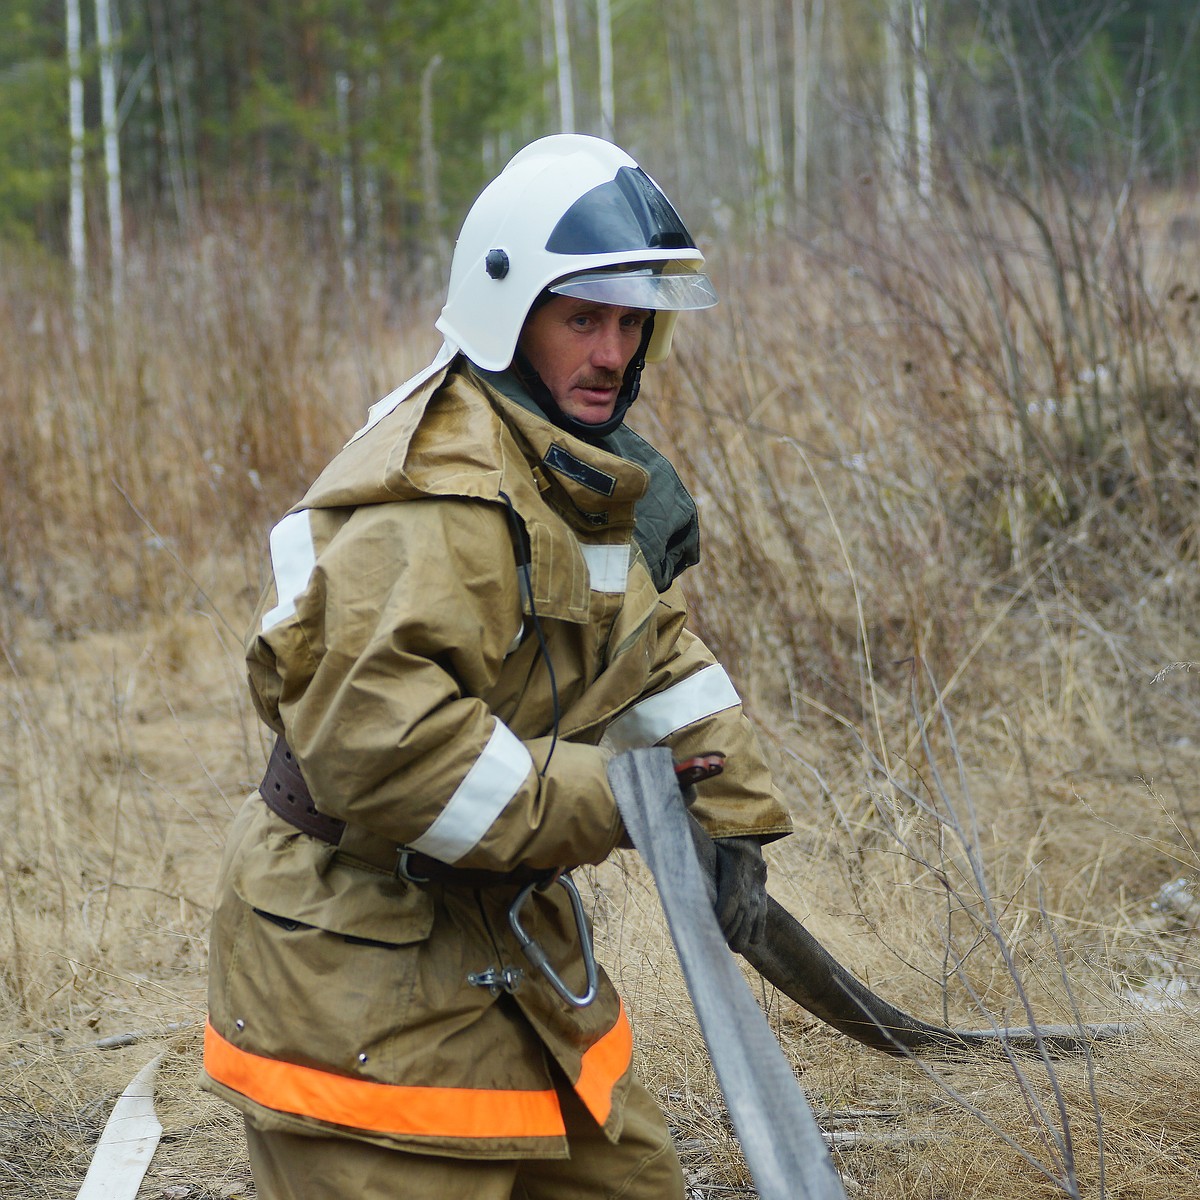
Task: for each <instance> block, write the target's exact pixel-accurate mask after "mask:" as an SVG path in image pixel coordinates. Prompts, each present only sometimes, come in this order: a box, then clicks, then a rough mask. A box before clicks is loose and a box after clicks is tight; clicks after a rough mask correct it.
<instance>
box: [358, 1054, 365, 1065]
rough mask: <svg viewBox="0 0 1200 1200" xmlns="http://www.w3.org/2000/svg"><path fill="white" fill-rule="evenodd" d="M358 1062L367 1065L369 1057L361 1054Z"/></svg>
mask: <svg viewBox="0 0 1200 1200" xmlns="http://www.w3.org/2000/svg"><path fill="white" fill-rule="evenodd" d="M358 1061H359V1062H360V1063H365V1062H366V1061H367V1056H366V1055H365V1054H360V1055H359V1056H358Z"/></svg>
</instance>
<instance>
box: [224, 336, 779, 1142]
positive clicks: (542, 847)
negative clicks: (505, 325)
mask: <svg viewBox="0 0 1200 1200" xmlns="http://www.w3.org/2000/svg"><path fill="white" fill-rule="evenodd" d="M662 465H663V467H664V468H665V469H669V468H666V467H665V460H663V462H662ZM646 485H647V473H646V471H645V470H644V469H643V468H642V467H641V466H638V465H635V464H634V463H632V462H629V461H626V460H624V459H622V458H621V457H618V456H617V455H615V454H610V453H607V452H605V451H604V450H600V449H597V448H595V447H593V446H591V445H589V444H587V443H585V442H583V441H580V440H578V439H576V438H573V437H571V436H570V435H568V434H566V433H563V432H562V431H560V430H558V429H557V428H555V427H554V426H552V425H551V424H550V423H549V422H548V421H546V420H545V419H544V418H543V417H541V416H540V415H535V414H534V413H533V412H531V411H528V410H527V409H526V408H524V407H522V406H521V405H520V404H518V403H515V402H514V401H513V400H511V399H508V398H506V397H505V396H503V395H501V394H500V392H498V391H496V390H495V389H494V388H492V387H491V385H490V384H488V383H486V382H485V381H484V380H483V379H482V378H481V377H480V376H479V375H477V374H476V373H475V372H474V371H473V370H472V369H471V368H470V366H469V364H466V363H465V362H464V361H463V360H462V359H459V360H457V361H456V362H455V363H454V364H453V365H452V366H451V367H450V368H449V370H448V371H445V370H443V371H442V372H440V373H439V374H437V375H435V376H434V377H433V378H432V379H430V380H429V381H428V383H427V384H426V385H425V386H424V387H422V388H421V389H420V390H418V391H417V392H416V393H415V394H414V395H412V396H411V397H409V398H408V399H407V400H405V401H404V402H403V403H401V404H399V405H398V406H397V407H396V408H395V410H394V411H393V412H392V413H391V414H390V415H389V416H387V417H386V419H384V420H382V421H380V422H379V423H378V424H376V425H374V426H373V427H372V428H370V429H369V431H368V432H366V433H364V434H363V435H362V436H360V437H358V438H357V439H356V440H353V441H351V442H350V443H349V444H348V446H347V447H346V449H344V450H343V451H342V452H341V453H340V454H339V455H338V456H337V457H336V458H335V459H334V460H333V461H332V463H331V464H330V465H329V466H328V467H327V468H326V470H325V471H324V473H323V474H322V475H321V476H320V477H319V478H318V479H317V481H316V482H315V483H314V485H313V486H312V488H311V489H310V491H309V493H308V494H307V495H306V496H305V497H304V499H303V501H302V502H301V503H300V504H299V505H298V506H297V507H296V508H295V509H293V510H292V512H291V513H290V514H289V515H287V516H286V517H285V518H284V519H283V520H282V521H281V522H280V524H279V525H278V526H276V528H275V529H274V531H273V532H272V535H271V560H272V567H273V573H274V580H273V583H272V584H271V585H270V586H269V587H268V588H267V592H266V594H265V596H264V598H263V600H262V602H261V604H260V606H259V610H258V614H257V616H256V618H255V623H254V626H253V628H252V631H251V634H250V636H249V639H248V643H247V657H248V662H249V669H250V682H251V686H252V692H253V696H254V700H255V703H256V705H257V707H258V709H259V712H260V713H261V715H262V717H263V719H264V720H265V721H266V722H267V723H268V724H269V725H270V726H271V727H272V728H273V729H274V730H276V731H277V732H279V733H282V734H284V735H285V736H286V738H287V740H288V743H289V744H290V746H291V748H292V750H293V752H294V754H295V756H296V759H297V761H298V763H299V765H300V767H301V769H302V771H303V773H304V775H305V778H306V781H307V783H308V785H309V789H310V790H311V793H312V797H313V800H314V802H315V804H316V806H317V808H318V809H319V810H320V811H321V812H322V813H325V814H327V815H329V816H333V817H337V818H340V819H342V820H344V821H346V822H347V823H348V824H347V829H346V831H345V833H344V835H343V837H342V840H341V842H340V844H339V845H338V846H337V847H336V848H335V847H334V846H332V845H330V844H327V843H325V842H322V841H320V840H318V839H317V838H314V837H310V836H308V835H307V834H304V833H301V832H299V831H298V830H297V829H295V828H294V827H293V826H291V825H290V824H288V823H287V822H285V821H283V820H282V819H280V818H279V817H277V816H276V815H275V814H274V813H273V812H271V811H270V810H269V809H268V808H267V807H266V806H265V805H264V804H263V803H262V801H261V799H260V798H259V797H258V794H257V793H255V794H254V795H253V796H251V798H250V799H249V800H248V801H247V803H246V805H245V806H244V807H243V809H242V810H241V812H240V814H239V815H238V817H237V819H236V822H235V824H234V826H233V829H232V832H231V836H230V839H229V844H228V848H227V851H226V854H225V858H224V862H223V866H222V874H221V880H220V885H219V898H218V907H217V910H216V914H215V917H214V924H213V934H212V966H211V978H210V993H209V1004H210V1019H209V1025H208V1029H207V1033H206V1041H205V1071H206V1080H205V1086H207V1087H208V1088H210V1089H211V1090H212V1091H215V1092H217V1093H218V1094H220V1095H222V1096H224V1097H225V1098H226V1099H228V1100H230V1101H231V1102H232V1103H233V1104H235V1105H236V1106H237V1107H239V1108H240V1109H242V1110H243V1111H244V1112H245V1113H247V1114H248V1115H249V1117H250V1119H251V1120H252V1121H254V1122H255V1123H256V1124H258V1125H259V1126H261V1127H266V1128H278V1129H287V1130H292V1131H297V1132H315V1133H322V1134H331V1133H332V1134H335V1135H344V1136H347V1137H354V1138H360V1139H363V1140H368V1141H373V1142H378V1143H381V1144H383V1145H388V1146H397V1147H403V1148H408V1149H415V1150H423V1151H429V1152H434V1153H444V1154H451V1155H456V1156H468V1157H500V1156H512V1155H521V1156H541V1157H560V1156H564V1155H565V1154H566V1143H565V1139H564V1132H563V1120H562V1116H561V1112H560V1109H559V1103H558V1099H557V1094H556V1091H555V1087H554V1082H553V1077H552V1069H554V1070H556V1071H557V1072H558V1077H559V1078H561V1077H563V1076H565V1078H566V1080H567V1081H569V1082H570V1084H571V1085H572V1086H573V1087H574V1089H575V1091H576V1092H577V1093H578V1095H579V1097H580V1098H581V1100H582V1101H583V1103H584V1104H585V1105H586V1106H587V1108H588V1109H589V1110H590V1111H591V1113H592V1114H593V1115H594V1117H595V1118H596V1120H597V1122H599V1123H600V1125H601V1126H602V1127H603V1128H604V1130H605V1132H606V1133H607V1134H608V1135H609V1136H610V1137H611V1138H614V1139H615V1138H616V1137H617V1136H618V1135H619V1132H620V1128H621V1119H622V1106H623V1101H624V1097H625V1094H626V1091H627V1089H628V1086H629V1078H630V1074H629V1072H630V1058H631V1052H632V1036H631V1033H630V1028H629V1024H628V1021H627V1020H626V1017H625V1014H624V1011H623V1009H622V1006H621V1001H620V999H619V997H618V996H617V994H616V991H615V989H614V988H613V986H612V984H611V982H610V981H609V980H608V978H607V977H606V976H604V975H603V973H602V974H601V980H600V993H599V996H598V998H597V999H596V1000H595V1001H594V1002H593V1003H592V1004H591V1005H589V1006H588V1007H586V1008H582V1009H577V1008H573V1007H571V1006H569V1005H568V1004H567V1003H566V1002H565V1001H564V1000H562V999H561V998H560V997H559V995H558V994H557V993H556V992H555V991H554V990H553V989H552V988H551V987H550V986H549V984H548V983H547V982H546V980H545V979H544V978H543V977H542V976H541V975H540V974H539V973H538V972H537V971H536V970H534V969H533V968H532V967H531V966H530V964H529V963H528V962H527V961H526V960H525V958H524V956H523V955H522V952H521V950H520V947H519V945H518V943H517V940H516V938H515V937H514V935H513V933H512V931H511V930H510V928H509V925H508V920H507V911H508V907H509V905H510V904H511V903H512V901H513V898H514V896H515V895H516V893H517V891H518V890H519V888H518V887H517V886H516V885H513V886H508V885H502V886H496V887H489V888H483V889H470V888H464V887H454V886H450V885H442V884H421V885H418V884H414V883H410V882H406V881H404V880H403V879H401V878H398V877H397V876H396V874H395V873H394V871H393V870H391V869H390V866H389V864H391V863H393V862H394V861H395V856H396V851H397V847H402V846H404V847H410V848H412V849H414V850H418V851H420V852H422V853H424V854H427V855H431V856H433V857H434V858H437V859H440V860H441V861H443V862H445V863H448V864H453V865H455V866H458V867H462V868H486V869H489V870H495V871H510V870H512V869H514V868H517V867H518V866H525V867H538V868H553V867H566V868H570V867H574V866H577V865H579V864H583V863H598V862H600V861H602V860H603V859H604V858H605V857H606V856H607V855H608V854H609V853H610V852H611V851H612V850H613V849H614V847H615V846H616V845H617V844H618V842H619V840H620V839H621V838H622V832H623V831H622V826H621V821H620V819H619V817H618V814H617V809H616V805H615V802H614V800H613V796H612V793H611V791H610V789H609V786H608V783H607V780H606V777H605V764H606V763H607V761H608V759H609V758H610V756H611V755H612V754H613V753H614V752H615V751H618V750H621V749H626V748H630V747H635V746H645V745H652V744H655V743H659V742H662V743H665V744H668V745H670V746H671V747H672V748H673V749H674V751H675V752H676V757H682V756H686V755H688V754H692V753H698V752H701V751H707V750H713V749H716V750H722V751H724V752H725V753H726V754H727V755H728V761H727V767H726V771H725V773H724V774H723V775H721V776H719V777H718V778H717V779H714V780H711V781H709V782H707V783H705V784H704V785H702V788H703V796H702V797H701V799H700V801H699V802H698V803H697V805H696V808H695V811H696V812H697V813H698V814H699V815H700V817H701V819H702V820H703V822H704V823H705V825H706V826H707V828H708V829H709V831H710V832H711V833H712V834H714V835H715V836H721V835H735V834H757V835H760V836H761V837H762V838H763V839H764V840H769V839H771V838H772V837H776V836H779V835H781V834H783V833H786V832H787V831H788V830H789V828H790V826H789V821H788V818H787V816H786V814H785V812H784V810H783V809H782V807H781V806H780V804H779V801H778V799H777V797H776V795H775V793H774V790H773V787H772V784H771V781H770V778H769V776H768V772H767V770H766V769H765V767H764V765H763V763H762V760H761V757H760V755H759V752H758V749H757V747H756V742H755V737H754V734H753V732H752V730H751V727H750V725H749V723H748V722H747V720H746V718H745V717H744V716H743V715H742V711H741V707H740V704H739V701H738V697H737V694H736V692H735V691H734V689H733V686H732V684H731V683H730V681H729V679H728V677H727V676H726V674H725V672H724V671H723V670H722V668H721V667H720V666H719V665H717V663H716V662H715V661H714V659H713V657H712V655H711V654H710V653H709V652H708V650H706V649H705V647H704V646H703V645H702V644H701V643H700V641H699V640H697V639H696V638H695V637H694V636H693V635H692V634H691V633H689V632H688V630H687V629H686V628H685V610H684V603H683V600H682V598H681V596H680V593H679V590H678V586H677V585H672V586H669V587H667V588H666V590H665V591H663V592H662V593H660V592H659V590H658V588H657V587H656V586H655V584H654V582H653V581H652V575H651V569H650V565H649V564H647V561H646V559H645V557H644V555H643V553H642V552H641V550H640V548H639V546H638V543H637V541H635V540H634V539H633V538H632V536H631V535H632V533H633V528H634V510H635V505H636V503H637V501H638V499H639V497H641V496H642V494H643V492H644V490H645V489H646ZM510 506H511V507H510ZM525 558H527V559H528V589H527V591H528V594H524V593H525V589H524V588H523V586H522V569H521V568H520V566H519V561H520V560H522V559H525ZM664 582H665V581H664ZM535 614H536V616H535ZM539 632H540V638H544V641H545V650H544V651H543V649H542V647H541V645H540V638H539ZM547 657H548V658H549V663H550V664H552V666H553V678H552V676H551V671H550V669H549V666H548V663H547ZM555 690H556V692H557V708H558V717H557V737H556V738H555V737H554V736H553V734H554V725H555V694H554V692H555ZM522 923H523V925H524V926H525V928H526V929H527V930H528V931H529V932H530V934H531V935H532V936H534V937H535V938H536V939H537V941H538V942H539V943H540V944H541V946H542V947H543V948H544V950H545V951H546V952H547V954H548V956H549V960H550V962H551V963H552V964H553V965H554V966H555V968H556V969H557V970H558V971H559V973H560V975H561V976H562V977H563V978H564V980H565V982H566V983H567V984H568V985H569V986H570V987H571V988H573V989H574V990H575V991H576V992H580V991H582V990H583V986H584V972H583V965H582V958H581V952H580V946H579V939H578V937H577V936H576V933H575V929H574V923H573V919H572V915H571V909H570V904H569V898H568V896H567V893H566V892H565V890H564V889H563V888H561V887H559V886H556V885H551V886H549V887H548V888H546V889H545V890H544V891H541V892H535V893H534V895H533V896H532V897H531V899H530V901H529V904H528V906H527V908H526V910H525V911H524V912H523V914H522ZM489 967H491V968H495V969H497V970H502V969H503V968H506V967H510V968H518V969H521V970H522V971H523V978H522V979H521V981H520V983H519V985H518V986H517V987H516V990H515V991H513V992H509V991H506V990H504V989H503V988H498V989H489V988H488V987H484V986H475V985H472V984H471V983H469V982H468V979H467V977H468V975H470V974H479V973H482V972H485V971H486V970H487V968H489ZM551 1064H553V1068H552V1066H551Z"/></svg>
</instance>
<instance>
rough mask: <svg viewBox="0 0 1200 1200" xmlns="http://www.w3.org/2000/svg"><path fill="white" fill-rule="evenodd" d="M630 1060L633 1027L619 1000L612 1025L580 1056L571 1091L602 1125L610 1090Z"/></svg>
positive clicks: (610, 1103) (611, 1090) (605, 1117)
mask: <svg viewBox="0 0 1200 1200" xmlns="http://www.w3.org/2000/svg"><path fill="white" fill-rule="evenodd" d="M632 1060H633V1030H632V1029H630V1028H629V1018H628V1017H627V1016H626V1015H625V1004H624V1002H623V1001H622V1003H621V1011H620V1012H618V1013H617V1021H616V1024H615V1025H614V1026H613V1027H612V1028H611V1029H610V1030H609V1031H608V1032H607V1033H606V1034H605V1035H604V1036H603V1037H602V1038H601V1039H600V1040H599V1041H598V1042H597V1043H596V1044H595V1045H594V1046H592V1047H590V1048H589V1049H588V1051H587V1052H586V1053H585V1054H584V1056H583V1062H582V1064H581V1066H580V1070H579V1079H578V1080H577V1082H576V1084H575V1093H576V1095H578V1097H579V1098H580V1100H582V1101H583V1102H584V1104H586V1105H587V1108H588V1112H590V1113H591V1114H592V1116H593V1117H595V1118H596V1122H597V1124H600V1125H603V1124H604V1122H605V1121H607V1120H608V1114H609V1113H610V1112H611V1111H612V1092H613V1087H614V1086H615V1085H616V1082H617V1080H618V1079H620V1078H621V1076H622V1075H624V1074H625V1072H626V1071H628V1070H629V1064H630V1062H631V1061H632Z"/></svg>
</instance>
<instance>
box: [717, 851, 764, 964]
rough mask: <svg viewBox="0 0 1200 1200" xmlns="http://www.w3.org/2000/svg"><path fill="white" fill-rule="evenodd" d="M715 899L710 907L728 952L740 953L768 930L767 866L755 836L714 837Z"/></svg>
mask: <svg viewBox="0 0 1200 1200" xmlns="http://www.w3.org/2000/svg"><path fill="white" fill-rule="evenodd" d="M713 845H714V846H715V847H716V848H717V898H716V902H715V903H714V905H713V908H714V910H715V912H716V914H717V923H718V924H719V925H720V926H721V932H722V933H723V934H724V935H725V941H726V942H727V943H728V944H729V948H730V950H733V951H734V952H735V953H737V954H743V953H744V952H745V951H746V949H747V947H749V946H752V945H754V943H755V942H757V941H759V940H760V939H761V938H762V936H763V934H764V933H765V932H766V928H767V864H766V862H765V861H764V859H763V854H762V846H761V845H760V844H759V841H758V838H755V837H727V838H713Z"/></svg>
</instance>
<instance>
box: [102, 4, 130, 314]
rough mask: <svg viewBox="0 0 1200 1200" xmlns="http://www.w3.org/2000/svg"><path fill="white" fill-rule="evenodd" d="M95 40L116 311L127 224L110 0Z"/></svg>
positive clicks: (120, 295) (121, 285)
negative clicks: (122, 205) (122, 186)
mask: <svg viewBox="0 0 1200 1200" xmlns="http://www.w3.org/2000/svg"><path fill="white" fill-rule="evenodd" d="M96 43H97V45H98V46H99V48H100V124H101V127H102V129H103V131H104V182H105V198H106V201H107V207H108V262H109V288H110V296H111V298H112V306H113V309H114V310H117V309H119V308H120V307H121V303H122V300H123V297H124V290H125V225H124V213H123V211H122V207H121V140H120V131H119V129H118V126H117V71H116V63H115V61H114V58H113V36H112V12H111V9H110V8H109V0H96Z"/></svg>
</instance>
